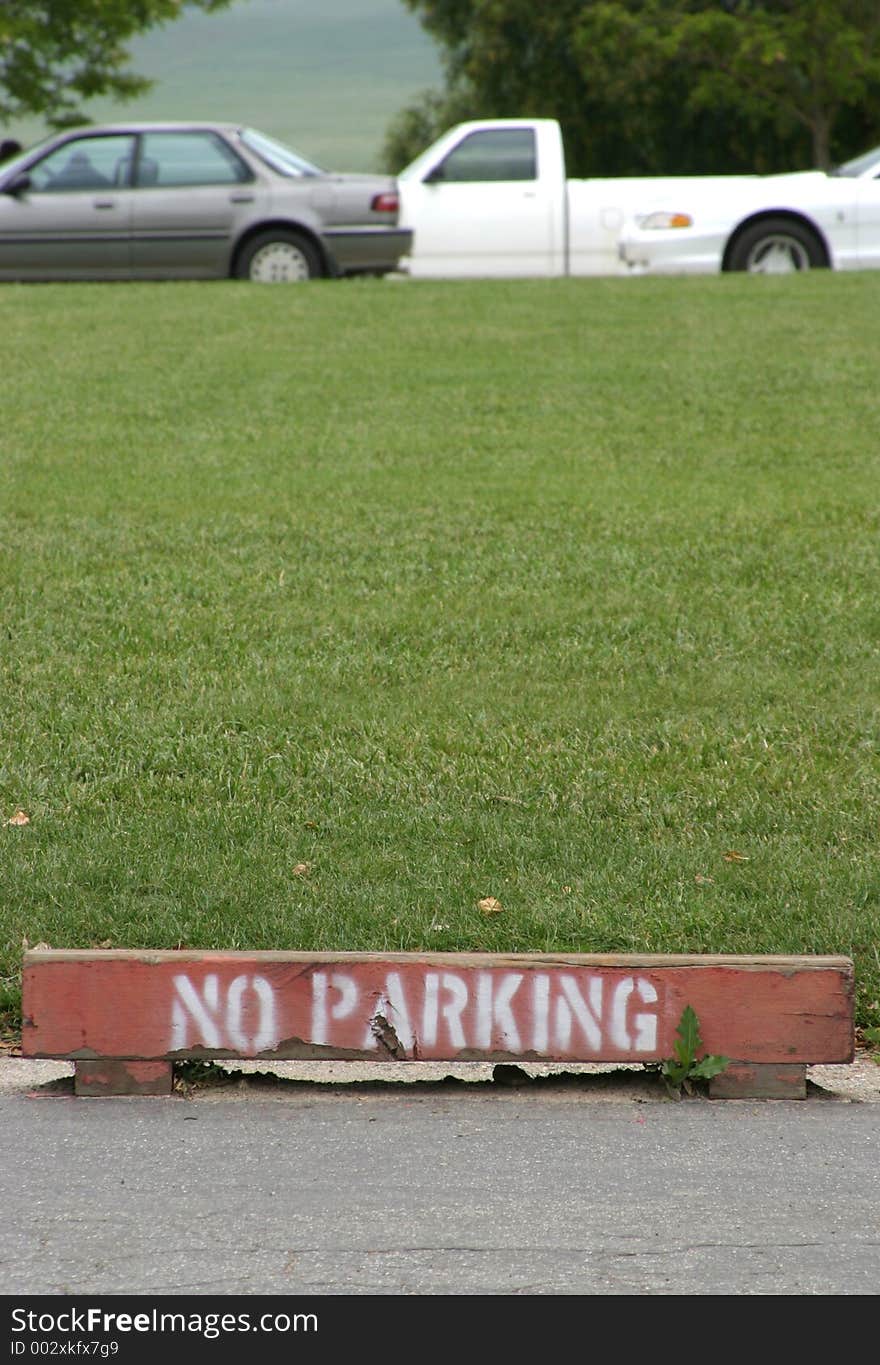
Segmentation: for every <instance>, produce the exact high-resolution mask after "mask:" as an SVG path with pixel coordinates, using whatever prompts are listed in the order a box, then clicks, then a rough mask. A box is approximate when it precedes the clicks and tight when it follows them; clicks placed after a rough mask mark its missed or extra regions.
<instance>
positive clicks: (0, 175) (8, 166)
mask: <svg viewBox="0 0 880 1365" xmlns="http://www.w3.org/2000/svg"><path fill="white" fill-rule="evenodd" d="M56 137H57V134H52V135H51V136H50V137H44V138H43V139H42V140H41V141H40V142H35V143H34V144H33V145H32V146H31V147H25V148H24V150H23V151H20V152H16V153H15V155H14V156H11V157H10V158H9V160H8V161H0V180H7V179H9V177H10V176H14V175H16V174H17V173H18V171H19V170H20V169H21V168H22V167H23V166H24V164H25V162H26V161H30V160H32V158H33V157H34V156H35V154H36V153H37V152H39V151H40V149H41V148H42V147H48V145H49V144H50V143H51V142H54V140H55V138H56Z"/></svg>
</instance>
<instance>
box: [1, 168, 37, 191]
mask: <svg viewBox="0 0 880 1365" xmlns="http://www.w3.org/2000/svg"><path fill="white" fill-rule="evenodd" d="M30 187H31V178H30V176H29V175H28V173H27V171H22V173H21V175H14V176H13V177H12V179H11V180H9V181H7V183H6V184H5V185H4V186H3V190H2V193H3V194H11V195H13V196H15V195H18V194H24V192H25V190H29V189H30Z"/></svg>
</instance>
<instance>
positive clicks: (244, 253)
mask: <svg viewBox="0 0 880 1365" xmlns="http://www.w3.org/2000/svg"><path fill="white" fill-rule="evenodd" d="M323 274H324V270H323V267H322V264H321V258H320V256H319V254H318V251H317V249H316V248H315V246H314V245H313V243H312V242H310V241H309V240H308V238H306V237H303V236H302V235H301V234H300V233H298V232H290V231H287V230H285V229H284V228H270V229H267V231H266V232H260V233H258V234H257V236H256V237H251V238H250V240H249V241H247V242H245V244H244V246H243V247H242V248H241V250H240V251H239V253H238V256H237V257H236V261H235V276H236V278H237V279H239V280H251V281H253V282H254V283H255V284H300V283H302V282H303V281H304V280H316V279H320V277H321V276H322V275H323Z"/></svg>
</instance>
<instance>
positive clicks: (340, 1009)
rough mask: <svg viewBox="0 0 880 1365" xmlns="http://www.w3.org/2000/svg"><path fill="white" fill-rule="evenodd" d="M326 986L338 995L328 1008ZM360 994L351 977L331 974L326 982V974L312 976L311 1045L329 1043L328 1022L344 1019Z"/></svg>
mask: <svg viewBox="0 0 880 1365" xmlns="http://www.w3.org/2000/svg"><path fill="white" fill-rule="evenodd" d="M328 986H329V988H330V989H332V990H334V991H336V992H337V993H338V996H339V998H338V1000H336V1001H335V1002H334V1003H333V1004H332V1005H329V1006H328V1001H327V994H328ZM359 994H360V992H359V991H358V988H357V983H356V982H355V980H354V978H353V977H351V976H344V975H343V973H342V972H333V974H332V975H331V977H330V981H329V983H328V981H327V973H326V972H314V973H313V974H312V1036H311V1040H310V1041H311V1042H313V1043H327V1042H329V1033H330V1020H331V1019H345V1018H347V1017H348V1015H349V1014H351V1012H352V1010H353V1009H354V1007H355V1005H356V1004H357V999H358V995H359Z"/></svg>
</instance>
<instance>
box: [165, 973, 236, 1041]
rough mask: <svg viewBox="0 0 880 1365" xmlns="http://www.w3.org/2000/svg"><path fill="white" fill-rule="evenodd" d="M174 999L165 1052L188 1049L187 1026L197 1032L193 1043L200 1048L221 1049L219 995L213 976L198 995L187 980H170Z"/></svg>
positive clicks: (205, 981)
mask: <svg viewBox="0 0 880 1365" xmlns="http://www.w3.org/2000/svg"><path fill="white" fill-rule="evenodd" d="M174 989H175V991H176V993H177V994H176V996H175V999H174V1000H173V1001H172V1004H171V1042H170V1043H169V1044H168V1051H169V1052H178V1051H179V1050H180V1049H181V1048H185V1047H189V1045H190V1041H189V1034H190V1023H192V1024H194V1025H195V1027H196V1030H197V1037H196V1043H200V1044H201V1046H202V1047H213V1048H218V1047H222V1046H223V1042H222V1039H221V1036H220V1022H221V1021H220V1019H219V1006H220V992H219V983H218V980H217V977H216V975H214V974H212V975H211V976H206V977H205V980H204V982H203V983H202V993H201V995H199V993H198V991H197V990H196V988H195V986H194V985H193V983H192V982H191V981H190V979H189V977H188V976H176V977H175V978H174Z"/></svg>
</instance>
